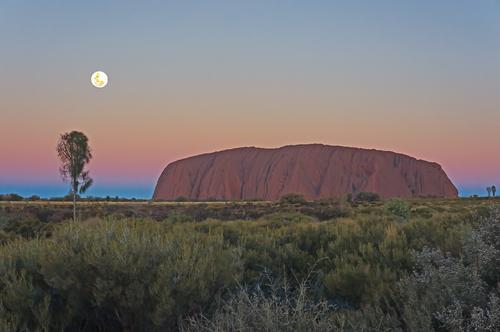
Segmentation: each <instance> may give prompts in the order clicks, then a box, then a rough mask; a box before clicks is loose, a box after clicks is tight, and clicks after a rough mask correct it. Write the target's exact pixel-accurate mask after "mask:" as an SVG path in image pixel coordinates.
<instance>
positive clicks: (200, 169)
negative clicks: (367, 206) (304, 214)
mask: <svg viewBox="0 0 500 332" xmlns="http://www.w3.org/2000/svg"><path fill="white" fill-rule="evenodd" d="M360 192H374V193H378V194H379V195H380V196H382V197H386V198H387V197H450V198H451V197H457V196H458V191H457V189H456V187H455V186H454V185H453V183H452V182H451V181H450V179H449V178H448V176H447V175H446V173H445V172H444V170H443V169H442V167H441V166H440V165H439V164H437V163H434V162H429V161H425V160H419V159H416V158H413V157H410V156H407V155H404V154H400V153H395V152H390V151H380V150H370V149H361V148H352V147H342V146H330V145H323V144H304V145H289V146H284V147H280V148H271V149H268V148H256V147H242V148H235V149H229V150H224V151H218V152H213V153H207V154H201V155H197V156H193V157H189V158H186V159H182V160H178V161H175V162H172V163H171V164H169V165H168V166H167V167H166V168H165V169H164V171H163V172H162V174H161V175H160V177H159V179H158V183H157V185H156V188H155V191H154V194H153V199H154V200H175V199H178V198H179V197H185V198H187V199H192V200H208V199H217V200H252V199H259V200H278V199H280V198H281V197H282V196H283V195H286V194H289V193H299V194H302V195H304V197H305V198H306V199H321V198H334V197H343V196H345V195H348V194H353V195H356V194H357V193H360Z"/></svg>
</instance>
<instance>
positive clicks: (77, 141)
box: [57, 131, 93, 221]
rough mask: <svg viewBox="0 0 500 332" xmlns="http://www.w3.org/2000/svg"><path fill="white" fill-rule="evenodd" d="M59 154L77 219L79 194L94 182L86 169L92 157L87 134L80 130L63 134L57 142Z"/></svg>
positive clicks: (62, 172)
mask: <svg viewBox="0 0 500 332" xmlns="http://www.w3.org/2000/svg"><path fill="white" fill-rule="evenodd" d="M57 154H58V155H59V158H60V159H61V163H62V165H61V167H60V168H59V170H60V172H61V176H62V178H63V180H64V181H68V182H69V183H70V189H71V194H72V196H73V220H75V221H76V198H77V195H78V193H80V194H83V193H84V192H86V191H87V189H89V188H90V186H91V185H92V183H93V180H92V179H91V178H90V177H89V171H86V170H85V165H86V164H88V163H89V161H90V159H92V153H91V151H90V147H89V143H88V138H87V136H85V134H83V133H81V132H78V131H72V132H70V133H65V134H62V135H61V137H60V139H59V142H58V144H57Z"/></svg>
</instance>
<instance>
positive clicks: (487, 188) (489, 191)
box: [486, 187, 496, 197]
mask: <svg viewBox="0 0 500 332" xmlns="http://www.w3.org/2000/svg"><path fill="white" fill-rule="evenodd" d="M495 190H496V189H495ZM486 191H487V192H488V197H490V196H491V187H486Z"/></svg>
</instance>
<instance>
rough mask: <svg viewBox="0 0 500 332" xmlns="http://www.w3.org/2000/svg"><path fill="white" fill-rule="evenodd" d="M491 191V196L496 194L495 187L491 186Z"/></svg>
mask: <svg viewBox="0 0 500 332" xmlns="http://www.w3.org/2000/svg"><path fill="white" fill-rule="evenodd" d="M491 192H492V193H493V197H495V196H496V194H497V187H495V186H491Z"/></svg>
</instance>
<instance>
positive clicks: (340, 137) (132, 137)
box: [0, 0, 500, 197]
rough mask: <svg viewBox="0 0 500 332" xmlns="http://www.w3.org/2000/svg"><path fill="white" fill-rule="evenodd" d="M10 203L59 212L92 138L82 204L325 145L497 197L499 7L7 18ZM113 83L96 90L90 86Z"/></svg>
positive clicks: (190, 8) (426, 4)
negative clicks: (74, 136) (400, 156)
mask: <svg viewBox="0 0 500 332" xmlns="http://www.w3.org/2000/svg"><path fill="white" fill-rule="evenodd" d="M0 42H1V47H0V75H1V80H0V133H1V136H0V192H19V193H21V194H24V195H28V194H39V195H42V196H54V195H63V194H65V193H66V192H67V191H68V189H67V188H66V185H65V184H64V183H62V182H61V180H60V176H59V173H58V159H57V155H56V152H55V146H56V143H57V139H58V136H59V134H60V133H63V132H66V131H70V130H74V129H76V130H81V131H83V132H85V133H86V134H87V135H88V136H89V138H90V143H91V145H92V147H93V152H94V160H93V161H92V162H91V164H90V167H89V168H90V171H91V174H92V175H93V177H94V179H95V186H94V187H93V189H92V190H91V191H90V192H89V194H90V195H113V196H115V195H119V196H126V197H131V196H135V197H149V196H150V195H151V193H152V191H153V189H154V185H155V182H156V180H157V178H158V176H159V174H160V173H161V171H162V170H163V168H164V167H165V166H166V165H167V164H168V163H169V162H171V161H174V160H176V159H179V158H183V157H186V156H190V155H193V154H198V153H203V152H209V151H214V150H220V149H225V148H231V147H238V146H261V147H278V146H282V145H287V144H295V143H315V142H316V143H325V144H332V145H346V146H358V147H366V148H377V149H384V150H392V151H396V152H401V153H405V154H409V155H412V156H414V157H417V158H422V159H426V160H431V161H436V162H438V163H440V164H441V165H442V166H443V168H444V169H445V171H446V172H447V173H448V175H449V176H450V178H451V179H452V181H453V182H454V183H455V184H456V185H457V187H458V188H459V189H460V192H461V194H462V195H469V194H471V193H480V194H483V192H485V190H484V189H483V188H484V187H486V185H491V184H494V183H496V184H497V186H499V185H500V1H497V0H469V1H460V0H449V1H444V0H443V1H440V0H432V1H422V0H419V1H416V0H415V1H401V0H393V1H369V0H366V1H351V0H350V1H347V0H346V1H333V0H330V1H271V0H266V1H234V0H233V1H118V0H117V1H105V0H101V1H62V0H61V1H49V0H47V1H35V0H32V1H24V0H2V1H1V2H0ZM95 70H104V71H105V72H107V74H108V75H109V77H110V83H109V85H108V86H107V87H106V88H104V89H100V90H99V89H96V88H93V87H92V86H91V84H90V75H91V73H92V72H93V71H95Z"/></svg>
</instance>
